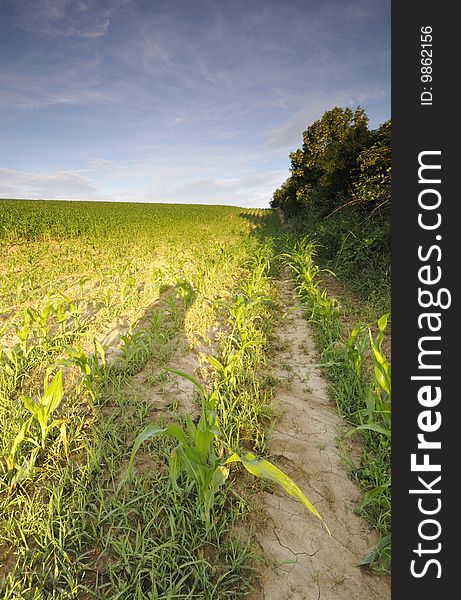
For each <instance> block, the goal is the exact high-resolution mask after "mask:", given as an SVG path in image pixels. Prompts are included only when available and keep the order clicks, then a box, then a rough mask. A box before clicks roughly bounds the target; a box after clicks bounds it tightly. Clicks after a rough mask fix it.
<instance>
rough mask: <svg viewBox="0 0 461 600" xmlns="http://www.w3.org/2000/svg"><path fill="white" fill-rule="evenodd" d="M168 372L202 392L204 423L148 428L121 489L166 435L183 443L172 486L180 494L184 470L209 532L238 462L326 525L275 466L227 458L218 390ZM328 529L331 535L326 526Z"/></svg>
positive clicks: (249, 457)
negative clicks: (149, 444)
mask: <svg viewBox="0 0 461 600" xmlns="http://www.w3.org/2000/svg"><path fill="white" fill-rule="evenodd" d="M168 370H169V371H172V372H173V373H176V374H177V375H180V376H181V377H185V378H186V379H188V380H189V381H191V382H192V383H193V384H194V386H195V387H196V388H197V389H198V390H199V393H200V397H201V401H202V415H201V417H200V420H199V422H198V424H197V425H195V423H194V422H193V421H192V419H191V418H190V416H188V415H186V417H185V429H183V428H181V427H179V426H178V425H174V424H170V425H168V426H167V427H159V426H158V425H157V424H155V423H151V424H149V425H147V427H145V429H144V430H143V431H141V433H140V434H139V435H138V436H137V437H136V439H135V441H134V444H133V449H132V452H131V456H130V461H129V466H128V470H127V473H126V475H125V478H124V479H122V482H121V484H120V485H119V489H120V488H121V486H122V484H123V482H124V481H125V479H126V477H127V476H128V475H129V473H130V471H131V469H132V466H133V463H134V460H135V458H136V453H137V452H138V450H139V448H140V446H141V444H143V442H145V441H146V440H148V439H150V438H154V437H158V436H160V435H166V436H169V437H173V438H175V439H176V440H177V441H178V442H179V443H178V445H177V446H176V448H174V450H173V451H172V453H171V455H170V459H169V476H170V480H171V483H172V485H173V487H174V489H175V490H176V491H180V488H179V486H178V484H177V480H178V476H179V473H180V471H181V470H183V471H184V472H185V473H186V475H187V477H188V478H189V479H190V480H191V481H192V482H193V483H194V485H195V488H196V490H197V495H198V500H199V503H200V510H201V514H202V518H203V521H204V522H205V526H206V528H207V530H209V528H210V526H211V519H210V512H211V509H212V507H213V505H214V500H215V495H216V493H217V492H218V491H219V489H220V488H221V487H222V485H223V484H224V482H225V481H226V479H227V478H228V475H229V466H228V465H229V464H231V463H234V462H240V463H242V465H243V466H244V467H245V469H246V470H247V471H248V472H250V473H251V474H252V475H254V476H255V477H261V478H266V479H270V480H271V481H274V482H276V483H278V484H279V485H281V486H282V487H283V489H284V490H285V491H286V492H287V493H288V494H289V495H290V496H292V497H293V498H295V500H297V501H298V502H301V503H302V504H303V505H304V506H305V507H306V508H307V510H309V512H311V513H312V514H313V515H315V516H316V517H318V518H319V519H320V520H321V521H322V523H323V519H322V517H321V516H320V514H319V513H318V511H317V509H316V508H315V507H314V506H313V504H312V503H311V502H310V501H309V500H308V499H307V498H306V496H305V495H304V494H303V492H302V491H301V490H300V488H299V487H298V486H297V485H296V483H295V482H294V481H293V480H292V479H290V477H288V475H286V474H285V473H284V472H283V471H281V470H280V469H279V468H278V467H276V466H275V465H273V464H272V463H271V462H269V461H267V460H264V459H258V458H256V456H255V455H254V454H252V453H251V452H247V453H245V454H244V455H241V454H239V453H237V452H232V453H228V454H227V455H224V450H223V442H222V440H221V439H220V431H219V428H218V423H217V413H216V401H217V396H218V391H219V387H218V386H215V388H214V389H213V391H212V392H211V393H210V394H207V393H206V391H205V388H204V387H203V386H202V385H201V384H200V383H199V382H198V381H197V380H196V379H195V378H193V377H191V376H190V375H188V374H187V373H183V372H182V371H177V370H175V369H168ZM216 446H218V447H219V448H220V451H219V452H218V453H217V452H216ZM324 526H325V528H326V529H327V531H328V528H327V527H326V525H325V524H324Z"/></svg>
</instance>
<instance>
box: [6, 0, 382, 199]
mask: <svg viewBox="0 0 461 600" xmlns="http://www.w3.org/2000/svg"><path fill="white" fill-rule="evenodd" d="M357 105H360V106H362V107H363V108H364V109H365V111H366V112H367V114H368V116H369V118H370V126H371V127H372V128H375V127H378V126H379V125H380V124H381V123H382V122H383V121H385V120H387V119H388V118H389V117H390V0H285V1H283V0H267V1H262V0H261V1H256V0H227V1H224V0H169V1H167V0H165V1H162V0H150V1H149V0H107V1H106V0H20V1H17V0H2V2H1V3H0V139H1V140H2V143H1V144H0V197H9V198H50V199H90V200H91V199H94V200H114V201H142V202H148V201H152V202H188V203H198V202H200V203H216V204H234V205H239V206H248V207H256V206H259V207H265V206H268V202H269V200H270V197H271V195H272V193H273V191H274V190H275V189H276V188H277V187H278V186H279V185H280V184H281V183H282V182H283V181H284V180H285V179H286V178H287V176H288V174H289V166H290V161H289V157H288V154H289V152H291V151H293V150H295V149H296V148H298V147H300V146H301V144H302V132H303V130H305V129H306V127H307V126H308V125H309V124H310V123H312V122H313V121H314V120H316V119H318V118H320V117H321V116H322V114H323V113H324V112H325V111H326V110H329V109H331V108H333V107H334V106H342V107H346V106H350V107H352V108H355V107H356V106H357Z"/></svg>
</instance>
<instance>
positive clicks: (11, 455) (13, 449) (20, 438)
mask: <svg viewBox="0 0 461 600" xmlns="http://www.w3.org/2000/svg"><path fill="white" fill-rule="evenodd" d="M31 423H32V418H30V419H28V420H27V421H25V422H24V423H23V424H22V427H21V429H20V430H19V432H18V434H17V435H16V437H15V438H14V440H13V444H12V445H11V450H10V453H9V458H10V460H9V461H8V468H10V469H11V468H13V464H14V457H15V456H16V452H17V450H18V447H19V445H20V444H21V442H23V441H24V439H25V437H26V433H27V431H28V430H29V427H30V425H31ZM10 465H11V466H10Z"/></svg>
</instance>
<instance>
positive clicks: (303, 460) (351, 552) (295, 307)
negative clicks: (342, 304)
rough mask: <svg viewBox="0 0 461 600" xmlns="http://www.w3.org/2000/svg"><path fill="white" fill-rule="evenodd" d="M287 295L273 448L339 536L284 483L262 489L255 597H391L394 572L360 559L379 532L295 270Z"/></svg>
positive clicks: (284, 284) (278, 346)
mask: <svg viewBox="0 0 461 600" xmlns="http://www.w3.org/2000/svg"><path fill="white" fill-rule="evenodd" d="M280 298H281V305H282V310H281V315H282V317H281V319H280V324H279V326H278V327H277V329H276V340H275V344H274V347H275V352H274V354H273V356H272V365H273V368H274V374H275V375H276V376H277V377H278V378H279V380H280V381H281V383H280V385H279V387H278V391H277V394H276V398H275V400H276V403H277V404H278V405H279V409H280V411H281V418H280V419H279V421H278V422H277V424H276V426H275V428H274V430H273V432H272V435H271V436H270V440H269V451H270V454H271V456H272V460H273V462H274V463H275V464H276V465H278V466H280V467H281V468H282V469H284V470H285V471H286V473H287V474H288V475H290V476H291V477H292V478H293V479H294V480H295V481H296V483H297V484H298V485H299V486H300V488H301V489H302V490H303V491H304V493H305V494H306V495H307V497H308V498H309V499H310V500H311V502H313V503H314V505H315V506H316V508H317V509H318V511H319V512H320V514H321V515H322V517H323V518H324V520H325V522H326V523H327V525H328V527H329V529H330V531H331V537H330V536H329V535H328V533H327V532H326V531H325V529H324V528H322V525H321V523H320V521H319V520H318V519H316V518H315V517H314V516H312V515H310V514H309V513H308V512H307V511H306V510H305V509H304V507H302V506H301V505H300V504H299V503H297V502H296V501H294V500H292V499H291V498H290V497H289V496H287V495H286V494H285V493H284V492H283V490H281V488H280V489H277V488H276V487H274V488H273V493H269V492H267V491H265V492H261V493H260V496H259V503H260V505H261V507H262V509H263V513H265V514H266V518H265V520H264V523H263V526H262V527H261V528H260V529H259V531H258V532H257V534H256V536H257V539H258V542H259V544H260V545H261V548H262V550H263V552H264V555H265V558H266V560H267V566H266V567H265V569H264V571H263V573H262V576H261V584H260V589H259V590H257V591H256V592H255V593H254V594H253V595H252V596H251V600H259V599H262V600H289V599H290V600H340V599H341V600H349V599H350V600H371V599H373V600H381V599H383V600H385V599H388V598H390V580H389V577H387V576H384V575H379V574H376V573H373V572H370V571H369V570H368V568H366V567H361V566H359V565H360V562H361V560H362V558H363V557H364V555H365V554H366V552H367V551H368V550H369V549H370V548H371V547H372V546H373V545H374V544H375V543H376V541H377V539H376V537H375V535H374V534H373V533H372V532H371V531H370V527H369V525H368V524H367V522H366V521H365V520H363V519H362V518H361V517H359V516H357V515H356V514H355V513H354V509H356V507H357V506H358V504H359V501H360V492H359V490H358V488H357V486H356V485H355V484H354V483H353V482H352V480H351V479H349V477H348V474H347V467H346V466H345V464H344V463H343V461H342V460H341V457H340V451H339V450H338V447H337V445H336V441H335V440H336V438H337V436H338V433H339V432H340V430H341V427H342V426H343V425H342V422H341V420H340V418H339V417H338V415H337V414H336V409H335V407H334V406H333V405H332V403H331V402H330V400H329V399H328V395H327V384H326V381H325V379H324V377H323V376H322V373H321V368H320V367H319V366H318V362H319V359H318V356H317V355H316V351H315V345H314V342H313V338H312V333H311V332H310V329H309V326H308V324H307V322H306V320H305V319H304V317H303V314H302V311H301V308H300V305H299V303H298V301H297V300H296V299H295V298H294V288H293V284H292V281H291V278H290V276H289V275H288V274H284V276H283V277H282V279H281V281H280Z"/></svg>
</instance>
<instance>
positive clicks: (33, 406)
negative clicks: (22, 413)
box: [21, 395, 40, 417]
mask: <svg viewBox="0 0 461 600" xmlns="http://www.w3.org/2000/svg"><path fill="white" fill-rule="evenodd" d="M21 401H22V403H23V404H24V406H25V407H26V408H27V410H28V411H29V412H30V413H31V415H33V416H34V417H36V416H37V414H38V412H39V410H40V406H39V405H38V404H37V403H36V402H34V401H33V400H32V398H31V397H30V396H25V395H22V396H21Z"/></svg>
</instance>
